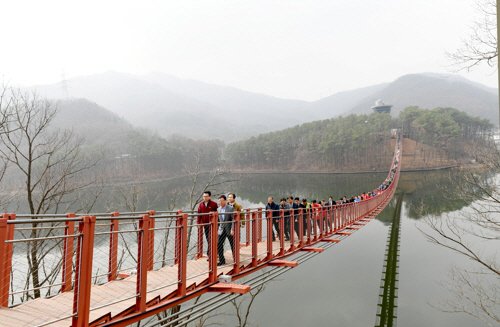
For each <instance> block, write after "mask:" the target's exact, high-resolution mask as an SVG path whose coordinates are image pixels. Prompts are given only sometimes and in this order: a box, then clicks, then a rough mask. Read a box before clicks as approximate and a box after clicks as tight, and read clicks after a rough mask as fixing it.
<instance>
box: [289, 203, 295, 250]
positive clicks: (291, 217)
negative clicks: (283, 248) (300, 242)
mask: <svg viewBox="0 0 500 327" xmlns="http://www.w3.org/2000/svg"><path fill="white" fill-rule="evenodd" d="M289 220H290V250H291V251H293V250H294V249H295V243H294V241H295V238H294V235H293V234H295V230H294V222H295V215H294V212H293V208H292V209H290V219H289Z"/></svg>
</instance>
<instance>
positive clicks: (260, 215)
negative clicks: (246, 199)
mask: <svg viewBox="0 0 500 327" xmlns="http://www.w3.org/2000/svg"><path fill="white" fill-rule="evenodd" d="M257 219H258V220H259V222H258V226H259V227H258V231H259V236H258V239H257V241H258V242H262V208H258V209H257Z"/></svg>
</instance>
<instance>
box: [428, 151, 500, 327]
mask: <svg viewBox="0 0 500 327" xmlns="http://www.w3.org/2000/svg"><path fill="white" fill-rule="evenodd" d="M475 151H476V152H475V153H474V154H473V156H474V158H475V160H476V161H477V162H478V163H480V164H482V165H483V167H484V169H481V170H477V169H475V170H464V171H462V172H461V173H460V174H461V178H460V183H465V186H464V185H462V184H461V185H454V186H451V188H452V189H453V190H454V193H453V195H451V193H448V192H446V190H443V191H444V192H445V194H448V196H449V197H450V198H451V199H453V200H457V199H460V200H466V201H467V202H471V205H470V206H469V207H468V208H466V209H464V210H461V211H460V212H459V213H458V215H457V214H446V215H443V216H441V217H434V216H426V217H425V218H424V220H425V221H426V222H427V224H428V225H429V226H430V227H431V232H424V231H423V233H424V235H425V236H426V237H427V239H428V240H429V241H431V242H432V243H434V244H436V245H440V246H443V247H445V248H447V249H450V250H451V251H453V252H455V253H458V254H460V255H462V256H465V257H467V258H469V259H470V260H471V261H472V262H473V265H472V266H471V267H467V268H464V267H458V266H454V267H452V268H451V269H450V272H449V277H450V278H449V279H448V280H447V281H445V282H444V283H443V286H444V287H445V288H446V289H447V290H449V291H450V292H451V294H452V296H451V297H450V298H449V299H447V300H446V301H444V302H443V303H441V305H440V308H441V309H442V310H443V311H447V312H463V313H467V314H469V315H471V316H474V317H476V318H478V319H480V320H481V321H483V322H485V323H486V324H487V325H489V326H498V323H500V286H499V285H498V280H499V278H500V258H499V257H498V253H497V251H496V249H498V245H497V243H498V241H499V240H500V214H499V213H500V179H499V176H500V175H499V173H500V153H499V151H498V149H497V148H496V147H493V148H487V149H482V150H477V149H476V150H475ZM452 182H453V181H452ZM423 214H425V209H424V210H423Z"/></svg>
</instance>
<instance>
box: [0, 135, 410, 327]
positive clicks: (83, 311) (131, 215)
mask: <svg viewBox="0 0 500 327" xmlns="http://www.w3.org/2000/svg"><path fill="white" fill-rule="evenodd" d="M396 143H397V144H396V148H395V153H394V160H393V165H392V166H391V172H390V173H389V176H391V175H392V183H391V184H390V186H389V187H388V188H387V189H386V190H385V191H383V192H381V193H380V194H378V195H377V196H374V197H372V198H369V199H366V200H362V201H361V202H358V203H349V204H342V205H336V206H333V207H325V208H323V209H320V210H318V209H314V208H308V209H305V210H303V209H298V210H295V211H294V210H293V209H290V214H289V216H288V217H285V212H284V210H281V211H279V216H278V217H275V216H273V213H272V212H271V211H269V210H267V211H266V210H262V209H261V208H258V209H250V208H248V209H246V210H244V215H245V226H244V227H241V226H240V225H241V224H242V220H241V217H240V213H239V212H236V214H235V216H234V222H231V223H232V224H234V245H235V246H234V257H233V256H231V247H229V248H225V249H224V251H223V252H224V253H225V254H226V253H227V254H228V263H227V264H226V265H224V266H221V267H218V266H217V261H218V260H217V252H218V251H217V250H218V249H217V239H218V225H219V224H221V223H220V222H219V221H218V215H217V213H212V214H211V215H210V217H211V218H210V222H209V223H207V224H201V223H197V217H198V216H199V215H198V214H195V213H193V212H183V211H175V212H173V211H163V212H160V211H158V212H156V211H147V212H125V213H118V212H112V213H102V214H99V213H98V214H90V215H83V216H82V215H79V216H77V215H75V214H74V213H68V214H65V215H39V216H32V215H17V216H16V214H13V213H12V214H3V215H2V216H1V218H0V307H3V308H9V307H15V308H16V309H17V308H19V309H20V312H21V311H22V309H23V308H24V306H27V305H28V304H29V303H30V302H32V301H31V300H32V299H35V298H45V299H44V300H43V301H38V302H37V305H38V306H39V307H38V310H40V314H39V315H38V316H32V317H31V318H23V319H24V322H20V323H19V326H23V325H26V326H28V325H29V326H32V325H38V326H44V325H50V324H52V323H56V322H59V323H61V322H67V323H68V324H67V325H68V326H69V325H71V326H98V325H99V326H100V325H109V326H111V325H112V326H127V325H130V324H131V323H133V322H135V321H138V320H141V319H144V318H145V317H146V316H150V315H153V314H155V313H158V312H160V311H164V310H166V309H168V308H170V307H172V306H174V305H177V304H179V303H181V302H183V301H186V300H189V299H191V298H192V297H194V296H198V295H201V294H203V293H205V292H209V291H211V287H213V285H214V284H216V283H217V278H218V275H219V273H221V272H223V273H224V274H229V275H231V276H232V277H233V280H235V279H238V278H241V277H243V276H245V275H247V274H250V273H252V272H255V271H257V270H259V269H262V268H264V267H267V266H271V265H286V264H287V262H285V261H282V260H281V261H278V260H279V259H284V258H286V257H288V256H291V255H292V254H294V253H297V252H299V251H315V248H314V247H313V245H314V244H315V243H318V242H324V241H325V240H327V238H329V237H331V236H333V235H336V234H337V235H341V234H344V235H345V234H348V233H349V232H347V228H348V227H349V226H352V225H353V224H354V223H355V222H356V221H359V220H360V219H363V218H366V217H370V216H371V215H373V214H374V212H376V211H377V210H381V209H382V208H383V207H385V205H387V203H388V202H389V201H390V200H391V198H392V196H393V194H394V192H395V190H396V188H397V184H398V180H399V173H400V164H399V163H400V158H401V152H402V151H401V148H400V147H398V145H399V140H398V141H397V142H396ZM273 220H274V222H277V223H278V226H279V235H276V237H277V238H279V242H278V241H276V242H274V241H273ZM285 223H287V224H289V226H287V229H289V231H290V233H289V234H290V240H289V241H285ZM222 224H224V223H222ZM205 233H206V235H208V237H204V236H205V235H204V234H205ZM207 238H208V239H209V240H210V242H209V243H207V241H206V239H207ZM226 246H227V244H226ZM207 250H209V251H208V252H209V254H210V255H209V256H208V257H207V258H206V259H205V257H204V253H205V252H207ZM225 254H224V256H225ZM119 283H121V284H119ZM97 285H100V286H97ZM100 290H108V291H109V294H111V293H112V294H111V296H108V295H109V294H106V293H99V291H100ZM232 291H235V290H232ZM162 292H163V293H162ZM131 301H133V304H131V305H130V303H131ZM120 305H122V306H123V305H125V306H126V307H125V309H123V307H119V306H120ZM54 306H55V307H54ZM111 307H113V308H115V309H113V310H115V311H113V310H111V309H110V312H109V313H103V312H105V311H106V310H107V308H111ZM116 310H119V312H116ZM19 317H21V316H19ZM0 319H2V309H1V308H0ZM20 319H21V318H20ZM30 319H31V320H30ZM26 320H28V321H26Z"/></svg>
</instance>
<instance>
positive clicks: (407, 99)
mask: <svg viewBox="0 0 500 327" xmlns="http://www.w3.org/2000/svg"><path fill="white" fill-rule="evenodd" d="M32 88H34V89H36V90H37V92H38V93H40V94H41V95H43V96H47V97H48V98H51V99H63V98H68V97H70V98H85V99H88V100H89V101H91V102H94V103H96V104H97V105H99V106H101V107H104V108H106V109H109V110H110V111H112V112H113V113H115V114H117V115H118V116H119V117H122V118H123V119H125V120H126V121H128V122H130V123H131V124H132V125H133V126H138V127H146V128H149V129H151V130H153V131H155V132H157V133H158V134H159V135H161V136H163V137H168V136H170V135H173V134H178V135H183V136H186V137H190V138H193V139H215V138H218V139H221V140H224V141H226V142H232V141H238V140H243V139H247V138H249V137H251V136H255V135H258V134H261V133H267V132H271V131H276V130H281V129H284V128H287V127H290V126H294V125H298V124H301V123H304V122H310V121H315V120H322V119H328V118H333V117H336V116H339V115H346V114H351V113H357V114H364V113H371V112H372V110H371V109H370V108H371V106H373V105H374V102H375V100H377V99H383V100H385V102H386V103H387V104H393V105H394V107H393V111H392V115H393V116H397V115H398V114H399V112H400V111H401V110H402V109H404V108H405V107H407V106H419V107H421V108H428V109H432V108H435V107H454V108H457V109H459V110H463V111H465V112H467V113H468V114H470V115H475V116H480V117H481V118H488V119H490V120H491V121H492V122H493V123H497V121H498V119H497V116H498V114H497V113H498V109H497V108H498V100H497V96H496V92H497V90H494V89H491V88H488V87H486V86H484V85H481V84H478V83H474V82H471V81H468V80H467V79H465V78H463V77H460V76H452V77H450V78H446V79H443V78H442V77H441V76H440V75H439V74H433V73H425V74H411V75H405V76H402V77H400V78H399V79H397V80H396V81H394V82H392V83H381V84H377V85H373V86H369V87H364V88H359V89H356V90H351V91H344V92H339V93H336V94H333V95H331V96H329V97H325V98H323V99H320V100H317V101H312V102H307V101H302V100H292V99H279V98H276V97H272V96H268V95H263V94H257V93H252V92H247V91H243V90H239V89H237V88H233V87H227V86H219V85H213V84H209V83H204V82H200V81H195V80H184V79H180V78H177V77H174V76H171V75H168V74H163V73H151V74H146V75H142V76H137V75H131V74H125V73H119V72H114V71H108V72H105V73H102V74H96V75H90V76H82V77H76V78H72V79H69V80H67V81H65V83H57V84H52V85H41V86H36V87H32ZM69 103H71V102H69ZM74 104H75V105H77V102H75V103H74ZM65 111H67V113H66V114H65V115H66V116H65V119H69V120H71V119H72V118H71V115H70V114H69V112H71V108H68V109H65ZM94 115H97V114H96V113H94V112H89V114H88V116H89V117H88V118H89V124H92V119H91V118H92V117H93V116H94ZM96 118H97V117H96ZM74 119H79V118H78V117H76V116H75V117H74Z"/></svg>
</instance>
